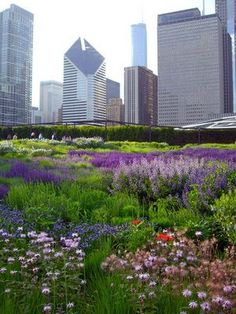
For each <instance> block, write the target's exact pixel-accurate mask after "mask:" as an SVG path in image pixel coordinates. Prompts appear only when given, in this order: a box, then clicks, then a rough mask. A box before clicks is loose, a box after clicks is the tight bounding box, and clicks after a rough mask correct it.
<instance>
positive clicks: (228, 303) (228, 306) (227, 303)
mask: <svg viewBox="0 0 236 314" xmlns="http://www.w3.org/2000/svg"><path fill="white" fill-rule="evenodd" d="M222 307H223V309H231V307H232V302H231V301H229V300H225V301H224V302H223V304H222Z"/></svg>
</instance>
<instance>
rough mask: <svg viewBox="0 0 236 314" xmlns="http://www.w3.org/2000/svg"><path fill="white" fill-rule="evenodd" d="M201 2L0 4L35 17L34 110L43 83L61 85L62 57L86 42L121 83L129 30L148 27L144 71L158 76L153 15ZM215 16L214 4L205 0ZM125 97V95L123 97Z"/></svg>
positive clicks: (2, 0)
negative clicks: (77, 43) (133, 26)
mask: <svg viewBox="0 0 236 314" xmlns="http://www.w3.org/2000/svg"><path fill="white" fill-rule="evenodd" d="M202 2H203V0H119V1H118V0H13V1H10V0H0V11H3V10H4V9H7V8H9V6H10V4H12V3H14V4H16V5H19V6H21V7H22V8H24V9H26V10H28V11H30V12H32V13H33V14H34V50H33V103H32V104H33V105H34V106H38V105H39V85H40V81H43V80H57V81H61V82H62V81H63V56H64V53H65V52H66V51H67V50H68V49H69V48H70V47H71V46H72V44H73V43H74V42H75V41H76V40H77V39H78V38H79V37H81V36H82V37H84V38H86V39H87V41H88V42H89V43H90V44H91V45H92V46H94V48H95V49H96V50H98V51H99V52H100V53H101V54H102V55H103V56H104V57H105V58H106V63H107V77H109V78H110V79H113V80H116V81H118V82H120V83H121V88H122V89H123V71H124V67H125V66H130V65H131V61H130V60H131V47H130V46H131V28H130V25H131V24H133V23H139V22H142V21H143V22H144V23H146V24H147V34H148V67H149V68H150V69H151V70H152V71H153V72H154V73H157V57H156V55H157V52H156V50H157V49H156V47H157V35H156V21H157V15H158V14H161V13H167V12H171V11H177V10H182V9H188V8H193V7H198V8H199V9H200V10H201V11H202ZM205 2H206V13H214V2H215V0H205ZM121 94H123V91H121Z"/></svg>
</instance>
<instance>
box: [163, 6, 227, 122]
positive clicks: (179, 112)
mask: <svg viewBox="0 0 236 314" xmlns="http://www.w3.org/2000/svg"><path fill="white" fill-rule="evenodd" d="M223 34H224V29H223V26H222V23H221V21H220V19H219V18H218V16H216V15H215V14H212V15H205V16H201V13H200V11H199V10H198V9H190V10H184V11H179V12H173V13H167V14H162V15H159V16H158V124H159V125H169V126H181V125H186V124H193V123H196V122H198V121H204V120H207V119H208V116H210V115H212V114H220V113H224V62H223V60H224V58H223V55H224V50H223V43H224V40H223Z"/></svg>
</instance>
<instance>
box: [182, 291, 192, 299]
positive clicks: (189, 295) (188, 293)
mask: <svg viewBox="0 0 236 314" xmlns="http://www.w3.org/2000/svg"><path fill="white" fill-rule="evenodd" d="M182 294H183V296H184V297H185V298H187V297H191V295H192V291H191V290H189V289H185V290H183V292H182Z"/></svg>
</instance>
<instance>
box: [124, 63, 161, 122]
mask: <svg viewBox="0 0 236 314" xmlns="http://www.w3.org/2000/svg"><path fill="white" fill-rule="evenodd" d="M124 76H125V80H124V82H125V83H124V102H125V122H129V123H137V124H146V125H156V124H157V76H156V75H155V74H153V72H152V71H151V70H149V69H147V68H146V67H139V66H135V67H127V68H125V73H124Z"/></svg>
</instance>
